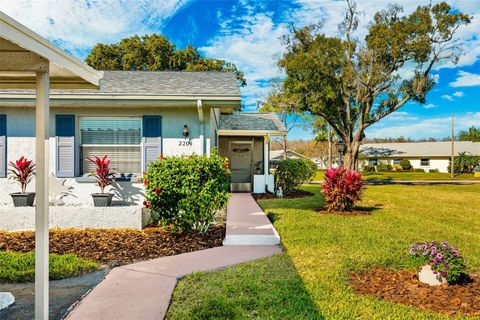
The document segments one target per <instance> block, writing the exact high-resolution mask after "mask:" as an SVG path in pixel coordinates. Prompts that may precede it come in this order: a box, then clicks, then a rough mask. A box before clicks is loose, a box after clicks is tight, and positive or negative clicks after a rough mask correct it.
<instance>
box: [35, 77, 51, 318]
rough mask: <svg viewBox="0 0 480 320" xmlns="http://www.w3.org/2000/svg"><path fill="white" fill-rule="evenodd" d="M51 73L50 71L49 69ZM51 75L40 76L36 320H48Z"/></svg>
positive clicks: (37, 158)
mask: <svg viewBox="0 0 480 320" xmlns="http://www.w3.org/2000/svg"><path fill="white" fill-rule="evenodd" d="M47 70H48V68H47ZM49 88H50V85H49V73H48V71H42V72H37V73H36V109H35V164H36V177H35V192H36V204H35V319H36V320H45V319H48V301H49V299H48V182H49V180H48V175H49V165H48V155H49V153H50V150H49V143H48V142H49V138H50V137H49V127H50V126H49V120H50V119H49V113H50V112H49Z"/></svg>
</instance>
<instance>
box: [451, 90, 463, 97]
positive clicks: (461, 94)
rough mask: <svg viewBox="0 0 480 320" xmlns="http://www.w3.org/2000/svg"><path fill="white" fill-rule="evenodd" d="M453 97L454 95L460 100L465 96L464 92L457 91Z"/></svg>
mask: <svg viewBox="0 0 480 320" xmlns="http://www.w3.org/2000/svg"><path fill="white" fill-rule="evenodd" d="M453 95H454V96H455V97H458V98H460V97H463V96H464V94H463V91H456V92H455V93H454V94H453Z"/></svg>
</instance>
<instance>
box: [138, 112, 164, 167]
mask: <svg viewBox="0 0 480 320" xmlns="http://www.w3.org/2000/svg"><path fill="white" fill-rule="evenodd" d="M142 136H143V159H144V162H143V164H144V168H145V169H146V168H147V163H148V162H150V161H155V160H157V159H158V157H159V156H160V154H161V153H162V117H161V116H143V131H142Z"/></svg>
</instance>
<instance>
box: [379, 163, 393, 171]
mask: <svg viewBox="0 0 480 320" xmlns="http://www.w3.org/2000/svg"><path fill="white" fill-rule="evenodd" d="M392 169H393V168H392V165H391V164H389V163H379V164H378V165H377V171H378V172H390V171H392Z"/></svg>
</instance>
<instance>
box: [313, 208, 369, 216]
mask: <svg viewBox="0 0 480 320" xmlns="http://www.w3.org/2000/svg"><path fill="white" fill-rule="evenodd" d="M317 212H318V213H320V214H333V215H336V216H368V215H371V214H372V212H371V211H367V210H352V211H333V212H330V211H327V210H323V209H322V210H318V211H317Z"/></svg>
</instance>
